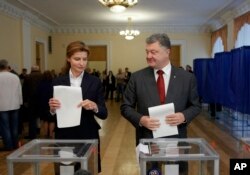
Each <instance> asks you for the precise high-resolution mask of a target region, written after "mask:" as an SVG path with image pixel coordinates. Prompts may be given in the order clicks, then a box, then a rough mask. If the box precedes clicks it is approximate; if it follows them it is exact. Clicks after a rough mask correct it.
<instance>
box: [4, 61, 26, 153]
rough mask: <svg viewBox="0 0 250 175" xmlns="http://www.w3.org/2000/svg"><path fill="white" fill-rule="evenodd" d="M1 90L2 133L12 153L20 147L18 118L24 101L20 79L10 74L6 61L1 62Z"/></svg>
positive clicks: (7, 147) (5, 144)
mask: <svg viewBox="0 0 250 175" xmlns="http://www.w3.org/2000/svg"><path fill="white" fill-rule="evenodd" d="M0 89H1V90H0V133H1V135H2V138H3V143H4V149H5V150H8V151H10V150H13V149H16V148H17V147H18V118H19V109H20V106H21V104H22V103H23V99H22V86H21V82H20V79H19V77H18V76H17V75H15V74H13V73H10V72H9V69H8V62H7V60H5V59H2V60H0Z"/></svg>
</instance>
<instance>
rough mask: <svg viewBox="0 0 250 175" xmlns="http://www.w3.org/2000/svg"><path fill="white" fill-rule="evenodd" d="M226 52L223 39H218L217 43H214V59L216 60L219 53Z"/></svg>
mask: <svg viewBox="0 0 250 175" xmlns="http://www.w3.org/2000/svg"><path fill="white" fill-rule="evenodd" d="M223 51H224V45H223V42H222V38H221V37H218V38H217V39H216V41H215V42H214V45H213V50H212V58H214V55H215V54H216V53H218V52H223Z"/></svg>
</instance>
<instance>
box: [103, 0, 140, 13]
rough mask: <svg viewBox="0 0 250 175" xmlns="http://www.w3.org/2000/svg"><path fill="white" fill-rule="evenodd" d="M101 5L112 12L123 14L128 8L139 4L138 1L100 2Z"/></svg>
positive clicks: (117, 0) (105, 0)
mask: <svg viewBox="0 0 250 175" xmlns="http://www.w3.org/2000/svg"><path fill="white" fill-rule="evenodd" d="M99 2H100V3H102V4H103V5H105V6H107V7H109V8H110V11H112V12H115V13H121V12H123V11H125V10H126V8H128V7H132V6H134V5H136V4H137V3H138V0H99Z"/></svg>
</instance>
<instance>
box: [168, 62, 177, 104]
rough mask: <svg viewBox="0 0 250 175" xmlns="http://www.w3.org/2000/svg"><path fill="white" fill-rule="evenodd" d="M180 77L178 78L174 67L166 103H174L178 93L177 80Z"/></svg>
mask: <svg viewBox="0 0 250 175" xmlns="http://www.w3.org/2000/svg"><path fill="white" fill-rule="evenodd" d="M177 78H178V77H177V76H176V69H175V67H173V66H172V68H171V74H170V80H169V85H168V91H167V95H166V99H165V101H166V103H172V102H173V101H174V97H175V92H176V90H175V89H176V87H177V86H176V79H177Z"/></svg>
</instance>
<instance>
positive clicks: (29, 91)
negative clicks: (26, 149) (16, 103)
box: [23, 65, 43, 139]
mask: <svg viewBox="0 0 250 175" xmlns="http://www.w3.org/2000/svg"><path fill="white" fill-rule="evenodd" d="M42 76H43V75H42V73H41V72H40V68H39V66H38V65H33V66H32V67H31V72H30V74H29V75H28V76H27V77H26V78H25V79H24V82H23V95H24V105H25V106H26V107H27V109H28V113H29V114H28V123H29V135H28V136H27V139H35V138H36V137H37V134H38V133H39V132H40V131H39V127H38V121H39V112H38V111H39V106H38V98H37V94H38V93H39V92H37V90H38V85H39V84H40V82H41V80H42Z"/></svg>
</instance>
